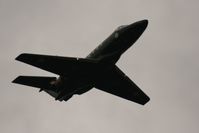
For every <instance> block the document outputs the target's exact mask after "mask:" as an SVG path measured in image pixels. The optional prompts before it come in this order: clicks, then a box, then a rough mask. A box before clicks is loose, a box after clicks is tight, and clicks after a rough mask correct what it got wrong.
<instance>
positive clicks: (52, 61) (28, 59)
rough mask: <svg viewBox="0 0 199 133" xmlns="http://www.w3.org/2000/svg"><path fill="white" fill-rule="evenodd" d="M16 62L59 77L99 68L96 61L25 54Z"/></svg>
mask: <svg viewBox="0 0 199 133" xmlns="http://www.w3.org/2000/svg"><path fill="white" fill-rule="evenodd" d="M16 60H18V61H21V62H24V63H27V64H29V65H33V66H35V67H38V68H41V69H43V70H46V71H49V72H52V73H55V74H58V75H70V74H72V75H74V74H75V73H77V74H78V73H80V72H86V71H92V70H93V71H94V69H95V68H96V67H98V65H97V62H96V61H95V60H91V59H83V58H74V57H60V56H50V55H37V54H27V53H24V54H21V55H19V56H18V57H17V58H16Z"/></svg>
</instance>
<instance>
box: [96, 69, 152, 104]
mask: <svg viewBox="0 0 199 133" xmlns="http://www.w3.org/2000/svg"><path fill="white" fill-rule="evenodd" d="M95 87H96V88H97V89H99V90H102V91H105V92H108V93H111V94H113V95H116V96H119V97H121V98H124V99H127V100H130V101H133V102H136V103H138V104H142V105H144V104H146V103H147V102H148V101H149V100H150V98H149V97H148V96H147V95H146V94H145V93H144V92H143V91H142V90H141V89H140V88H139V87H138V86H137V85H136V84H135V83H133V81H131V80H130V79H129V78H128V77H127V76H126V75H125V74H124V73H123V72H122V71H121V70H120V69H119V68H118V67H117V66H115V67H114V68H113V69H111V70H109V71H108V72H106V73H105V74H104V75H103V77H102V79H99V80H98V82H97V84H96V86H95Z"/></svg>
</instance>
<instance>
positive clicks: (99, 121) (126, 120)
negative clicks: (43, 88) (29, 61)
mask: <svg viewBox="0 0 199 133" xmlns="http://www.w3.org/2000/svg"><path fill="white" fill-rule="evenodd" d="M198 9H199V2H198V1H197V0H189V1H187V0H150V1H149V0H124V1H119V0H117V1H116V0H104V1H102V0H101V1H98V0H84V1H74V0H56V1H54V0H34V1H33V0H32V1H31V0H0V61H1V63H0V80H1V85H0V89H1V90H0V91H1V93H0V132H2V133H27V132H29V133H43V132H46V133H54V132H58V133H66V132H70V133H79V132H82V133H106V132H107V133H146V132H147V133H160V132H161V133H169V132H173V133H187V132H191V133H198V131H199V115H198V112H199V96H198V95H199V88H198V86H199V61H198V57H199V44H198V42H199V36H198V35H199V17H198ZM142 19H148V20H149V25H148V28H147V29H146V31H145V32H144V34H143V35H142V36H141V38H140V39H139V40H138V41H137V42H136V43H135V45H134V46H132V47H131V48H130V49H129V50H128V51H127V52H126V53H125V54H124V55H123V56H122V58H121V59H120V60H119V62H118V63H117V65H118V66H119V67H120V68H121V69H122V70H123V71H124V72H125V73H126V74H127V75H128V76H129V77H130V78H131V79H132V80H133V81H134V82H135V83H136V84H137V85H138V86H140V88H141V89H142V90H143V91H144V92H146V93H147V94H148V95H149V96H150V98H151V101H150V102H149V103H147V104H146V105H145V106H141V105H138V104H135V103H132V102H129V101H127V100H123V99H121V98H118V97H115V96H113V95H110V94H107V93H104V92H102V91H99V90H96V89H93V90H91V91H90V92H88V93H86V94H84V95H81V96H75V97H73V98H72V99H71V100H69V101H68V102H62V103H60V102H57V101H54V99H53V98H51V97H50V96H48V95H47V94H45V93H44V92H42V93H38V90H37V89H35V88H31V87H26V86H20V85H15V84H12V83H11V81H12V80H13V79H14V78H16V77H17V76H18V75H35V76H36V75H40V76H41V75H45V76H54V75H53V74H51V73H48V72H45V71H42V70H40V69H37V68H34V67H31V66H29V65H25V64H23V63H20V62H17V61H15V60H14V58H15V57H16V56H18V55H19V54H21V53H24V52H26V53H36V54H50V55H60V56H77V57H85V56H86V55H87V54H88V53H89V52H90V51H91V50H92V49H94V48H95V47H96V46H98V45H99V44H100V43H101V42H102V41H103V40H104V39H105V38H106V37H107V36H108V35H109V34H111V32H113V31H114V30H115V28H116V27H118V26H119V25H123V24H130V23H133V22H135V21H138V20H142Z"/></svg>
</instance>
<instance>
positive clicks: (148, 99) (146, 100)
mask: <svg viewBox="0 0 199 133" xmlns="http://www.w3.org/2000/svg"><path fill="white" fill-rule="evenodd" d="M150 100H151V99H150V98H149V97H148V96H147V98H146V99H145V101H144V102H143V103H142V105H145V104H146V103H148V102H149V101H150Z"/></svg>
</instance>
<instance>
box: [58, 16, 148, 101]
mask: <svg viewBox="0 0 199 133" xmlns="http://www.w3.org/2000/svg"><path fill="white" fill-rule="evenodd" d="M147 24H148V21H147V20H142V21H138V22H135V23H133V24H130V25H125V26H120V27H118V28H117V29H116V30H115V31H114V32H113V33H112V34H111V35H110V36H109V37H108V38H107V39H105V40H104V41H103V42H102V43H101V44H100V45H99V46H98V47H97V48H95V49H94V50H93V51H92V52H91V53H90V54H89V55H88V56H87V57H86V58H87V59H93V60H96V61H99V62H102V63H103V64H105V65H107V67H106V66H105V67H104V68H102V69H101V70H98V71H96V72H98V73H95V74H94V75H95V76H93V77H98V76H96V75H98V74H100V73H103V72H105V71H106V70H105V69H106V68H107V69H108V67H111V66H113V67H114V65H115V63H116V62H117V61H118V60H119V58H120V56H121V55H122V54H123V53H124V52H125V51H126V50H127V49H128V48H129V47H131V46H132V45H133V44H134V43H135V42H136V40H137V39H138V38H139V37H140V36H141V34H142V33H143V32H144V30H145V28H146V27H147ZM92 75H93V73H90V74H89V73H88V74H87V75H86V76H85V75H83V76H81V74H79V75H78V77H69V78H65V77H60V78H59V79H58V81H57V82H58V83H59V82H60V83H64V84H63V87H64V88H66V89H64V90H63V92H61V93H63V94H68V95H65V96H64V97H62V99H65V98H66V97H68V96H69V95H73V94H82V93H85V92H87V91H89V90H90V89H92V88H93V86H94V82H95V81H94V78H92ZM99 77H100V75H99ZM73 78H74V79H73ZM78 80H79V81H81V82H79V83H82V84H80V85H78V84H76V83H77V81H78ZM73 81H75V82H74V83H73ZM89 83H90V84H89ZM84 84H85V85H84ZM60 100H61V99H60Z"/></svg>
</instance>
